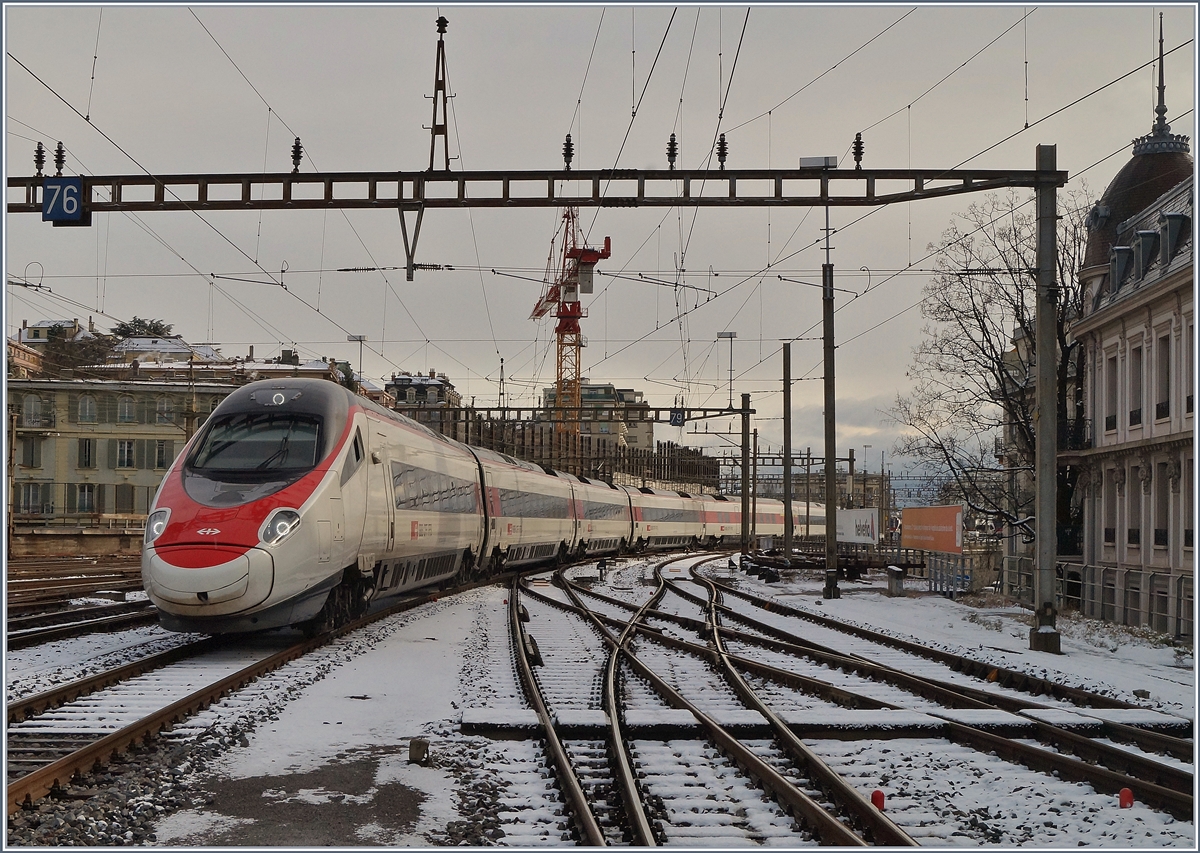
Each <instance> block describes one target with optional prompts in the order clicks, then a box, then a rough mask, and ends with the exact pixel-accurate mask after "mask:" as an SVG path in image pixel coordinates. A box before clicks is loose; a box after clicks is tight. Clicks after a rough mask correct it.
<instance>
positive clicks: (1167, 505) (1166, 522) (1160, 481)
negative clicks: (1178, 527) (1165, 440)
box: [1154, 462, 1171, 548]
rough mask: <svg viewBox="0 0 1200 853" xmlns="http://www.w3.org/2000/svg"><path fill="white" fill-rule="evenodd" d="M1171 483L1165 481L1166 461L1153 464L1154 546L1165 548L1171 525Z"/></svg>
mask: <svg viewBox="0 0 1200 853" xmlns="http://www.w3.org/2000/svg"><path fill="white" fill-rule="evenodd" d="M1170 519H1171V484H1170V483H1169V482H1168V481H1167V463H1166V462H1159V463H1158V464H1157V465H1155V466H1154V547H1155V548H1165V547H1167V544H1168V541H1169V540H1168V536H1169V535H1170V534H1169V532H1168V531H1169V530H1170V527H1171V522H1170Z"/></svg>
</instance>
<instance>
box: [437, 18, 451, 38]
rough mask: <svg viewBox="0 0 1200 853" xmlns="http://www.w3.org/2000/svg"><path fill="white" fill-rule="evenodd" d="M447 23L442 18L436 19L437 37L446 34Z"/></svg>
mask: <svg viewBox="0 0 1200 853" xmlns="http://www.w3.org/2000/svg"><path fill="white" fill-rule="evenodd" d="M449 23H450V22H449V21H447V20H446V19H445V18H444V17H443V16H441V15H439V16H438V19H437V27H438V35H445V34H446V25H447V24H449Z"/></svg>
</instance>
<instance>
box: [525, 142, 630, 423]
mask: <svg viewBox="0 0 1200 853" xmlns="http://www.w3.org/2000/svg"><path fill="white" fill-rule="evenodd" d="M569 138H570V137H568V139H569ZM568 163H569V161H568ZM579 236H580V235H579V211H578V209H577V208H574V207H568V208H567V209H566V210H565V211H564V212H563V229H562V250H561V253H560V258H561V262H560V264H559V265H558V269H557V273H556V275H555V278H554V279H553V280H551V275H552V270H553V269H554V267H553V263H554V257H555V253H554V246H553V245H552V246H551V248H550V257H549V258H547V260H546V288H545V290H543V291H542V296H541V298H540V299H538V301H537V304H536V305H534V306H533V313H531V314H530V315H529V319H531V320H538V319H541V318H542V317H545V316H546V315H547V314H549V313H551V312H553V316H554V317H555V318H556V319H557V320H558V323H557V324H556V325H555V327H554V334H555V336H556V337H557V339H558V358H557V371H556V379H555V383H554V407H555V408H556V409H558V411H557V412H554V413H553V415H552V417H553V420H554V431H555V432H559V433H570V434H572V435H578V434H579V408H580V406H581V405H582V400H583V398H582V388H581V372H580V362H581V356H582V351H583V344H584V341H583V335H582V333H581V332H580V329H579V321H580V320H581V319H582V318H583V317H586V316H587V309H586V308H584V307H583V305H582V304H580V302H579V295H580V294H581V293H592V292H593V291H594V287H593V283H592V281H593V273H594V271H595V268H596V264H597V263H598V262H599V261H601V260H603V259H604V258H607V257H609V256H610V255H611V254H612V244H611V242H610V239H609V238H608V237H605V238H604V248H603V249H591V248H588V247H587V246H581V245H580V244H579ZM556 242H557V241H556ZM572 410H573V411H572ZM568 412H571V414H568Z"/></svg>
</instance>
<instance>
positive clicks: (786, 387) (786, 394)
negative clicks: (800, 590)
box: [783, 342, 794, 566]
mask: <svg viewBox="0 0 1200 853" xmlns="http://www.w3.org/2000/svg"><path fill="white" fill-rule="evenodd" d="M792 523H793V519H792V345H791V343H790V342H788V343H785V344H784V345H783V564H784V565H785V566H786V565H789V564H790V563H791V560H792V536H793V535H794V531H793V529H792Z"/></svg>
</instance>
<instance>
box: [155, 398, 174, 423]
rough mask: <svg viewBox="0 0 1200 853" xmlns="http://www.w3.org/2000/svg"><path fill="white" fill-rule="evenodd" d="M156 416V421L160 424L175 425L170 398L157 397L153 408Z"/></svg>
mask: <svg viewBox="0 0 1200 853" xmlns="http://www.w3.org/2000/svg"><path fill="white" fill-rule="evenodd" d="M155 408H156V410H157V412H158V415H157V418H156V421H157V422H158V423H160V424H172V423H175V413H174V412H173V411H172V408H173V406H172V405H171V398H170V397H159V398H158V404H157V405H156V406H155Z"/></svg>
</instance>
